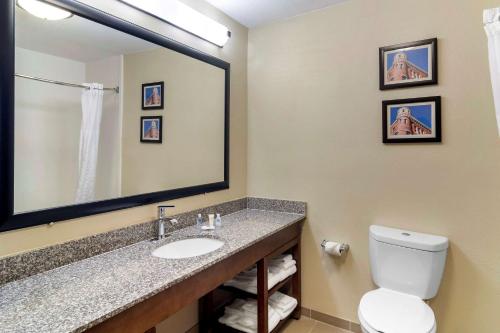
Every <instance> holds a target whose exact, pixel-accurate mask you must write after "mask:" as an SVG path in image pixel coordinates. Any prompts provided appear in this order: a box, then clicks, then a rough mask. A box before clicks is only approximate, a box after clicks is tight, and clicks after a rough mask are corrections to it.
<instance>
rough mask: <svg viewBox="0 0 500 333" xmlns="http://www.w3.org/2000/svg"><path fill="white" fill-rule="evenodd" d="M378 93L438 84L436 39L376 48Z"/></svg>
mask: <svg viewBox="0 0 500 333" xmlns="http://www.w3.org/2000/svg"><path fill="white" fill-rule="evenodd" d="M379 67H380V79H379V80H380V90H387V89H396V88H404V87H415V86H423V85H431V84H437V83H438V76H437V75H438V68H437V38H432V39H425V40H421V41H417V42H411V43H404V44H398V45H392V46H385V47H381V48H380V49H379Z"/></svg>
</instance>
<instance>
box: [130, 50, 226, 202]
mask: <svg viewBox="0 0 500 333" xmlns="http://www.w3.org/2000/svg"><path fill="white" fill-rule="evenodd" d="M123 68H124V70H123V72H124V74H123V75H124V80H123V95H124V99H123V101H124V109H123V111H124V112H123V115H124V117H123V147H122V152H123V153H122V154H123V157H122V161H123V163H122V195H135V194H140V193H148V192H156V191H161V190H165V189H175V188H182V187H187V186H194V185H203V184H210V183H216V182H221V181H223V180H224V96H225V95H224V92H225V89H224V87H225V71H224V70H223V69H221V68H218V67H216V66H213V65H211V64H207V63H205V62H202V61H200V60H197V59H194V58H190V57H186V56H185V55H183V54H180V53H178V52H174V51H170V50H166V49H164V48H156V49H153V50H148V51H145V52H139V53H133V54H128V55H125V56H124V67H123ZM159 81H163V82H164V100H165V101H164V109H163V110H146V111H144V110H141V99H142V89H141V88H142V84H144V83H151V82H159ZM142 116H162V122H163V126H162V128H163V129H162V132H163V133H162V137H163V141H162V143H161V144H154V143H142V142H140V140H139V137H140V128H139V127H140V126H139V124H140V119H141V117H142Z"/></svg>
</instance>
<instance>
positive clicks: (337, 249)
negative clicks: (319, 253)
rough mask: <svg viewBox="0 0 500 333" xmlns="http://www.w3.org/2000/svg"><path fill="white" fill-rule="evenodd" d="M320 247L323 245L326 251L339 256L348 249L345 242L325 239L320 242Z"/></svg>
mask: <svg viewBox="0 0 500 333" xmlns="http://www.w3.org/2000/svg"><path fill="white" fill-rule="evenodd" d="M321 247H323V250H324V251H325V252H326V253H328V254H330V255H332V256H335V257H341V256H342V255H343V254H344V253H346V252H347V251H348V250H349V245H347V244H343V243H337V242H332V241H327V240H324V241H323V243H321Z"/></svg>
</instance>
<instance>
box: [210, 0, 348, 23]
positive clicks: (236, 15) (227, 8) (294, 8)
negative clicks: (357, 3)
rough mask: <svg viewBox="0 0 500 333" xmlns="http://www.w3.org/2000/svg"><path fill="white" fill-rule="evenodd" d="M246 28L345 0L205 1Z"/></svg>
mask: <svg viewBox="0 0 500 333" xmlns="http://www.w3.org/2000/svg"><path fill="white" fill-rule="evenodd" d="M206 1H208V2H209V3H211V4H212V5H213V6H215V7H217V8H218V9H220V10H222V11H223V12H224V13H226V14H227V15H229V16H230V17H232V18H233V19H235V20H236V21H238V22H240V23H241V24H243V25H245V26H247V27H248V28H256V27H259V26H262V25H265V24H268V23H271V22H274V21H279V20H283V19H286V18H289V17H293V16H297V15H300V14H304V13H307V12H310V11H313V10H317V9H321V8H325V7H328V6H331V5H335V4H337V3H340V2H344V1H346V0H206Z"/></svg>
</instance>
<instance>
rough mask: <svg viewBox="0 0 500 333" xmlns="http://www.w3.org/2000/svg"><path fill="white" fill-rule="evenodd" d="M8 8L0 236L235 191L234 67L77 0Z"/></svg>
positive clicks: (11, 0)
mask: <svg viewBox="0 0 500 333" xmlns="http://www.w3.org/2000/svg"><path fill="white" fill-rule="evenodd" d="M5 2H6V3H7V4H3V5H2V6H3V7H4V8H6V9H7V10H4V8H2V11H1V14H0V15H1V16H3V17H2V22H3V23H2V25H4V26H2V30H1V32H0V34H2V38H1V40H2V46H4V48H3V51H1V52H2V53H3V54H2V59H4V58H5V57H4V55H6V56H7V59H12V63H9V62H8V61H7V63H3V64H2V69H1V75H2V81H1V82H2V83H1V84H2V91H3V92H2V113H5V114H4V115H3V117H2V119H1V130H2V132H1V136H2V143H1V146H2V151H1V154H2V164H1V176H2V182H4V183H5V184H6V186H2V191H3V194H4V195H5V198H8V200H2V209H1V210H2V224H1V226H0V231H4V230H10V229H17V228H22V227H27V226H32V225H37V224H42V223H50V222H55V221H59V220H65V219H69V218H75V217H81V216H86V215H91V214H96V213H101V212H107V211H111V210H116V209H123V208H128V207H133V206H138V205H143V204H150V203H154V202H159V201H165V200H169V199H174V198H179V197H184V196H189V195H195V194H200V193H205V192H210V191H216V190H221V189H225V188H228V187H229V182H228V146H229V145H228V140H229V138H228V134H229V129H228V126H229V125H228V121H229V120H228V114H229V67H230V66H229V64H228V63H226V62H224V61H222V60H220V59H217V58H215V57H212V56H209V55H206V54H204V53H201V52H199V51H196V50H193V49H191V48H188V47H187V46H184V45H181V44H179V43H177V42H174V41H172V40H170V39H167V38H165V37H163V36H161V35H158V34H156V33H153V32H151V31H148V30H146V29H142V28H140V27H137V26H136V25H133V24H131V23H128V22H125V21H123V20H121V19H118V18H116V17H113V16H110V15H107V14H105V13H103V12H101V11H98V10H95V9H93V8H91V7H89V6H87V5H84V4H81V3H79V2H76V1H70V0H64V1H52V0H51V1H47V3H50V4H52V5H55V6H57V7H58V8H62V9H64V10H67V11H69V12H71V14H72V15H71V16H70V17H69V18H66V19H62V20H54V21H53V20H46V19H40V18H39V17H36V16H34V15H32V14H30V13H29V12H28V11H26V10H25V9H23V8H21V7H20V6H19V5H17V6H16V2H15V1H14V0H9V1H5Z"/></svg>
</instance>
